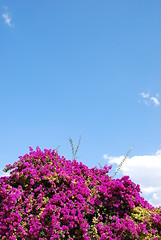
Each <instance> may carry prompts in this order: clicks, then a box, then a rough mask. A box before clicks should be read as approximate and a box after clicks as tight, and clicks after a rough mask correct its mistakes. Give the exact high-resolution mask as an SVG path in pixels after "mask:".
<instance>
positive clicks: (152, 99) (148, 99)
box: [140, 92, 160, 106]
mask: <svg viewBox="0 0 161 240" xmlns="http://www.w3.org/2000/svg"><path fill="white" fill-rule="evenodd" d="M140 95H141V96H142V98H143V102H144V104H145V105H147V106H150V104H151V102H152V103H153V104H154V105H155V106H159V105H160V102H159V100H158V98H159V94H156V97H154V96H152V97H150V94H149V93H145V92H142V93H140Z"/></svg>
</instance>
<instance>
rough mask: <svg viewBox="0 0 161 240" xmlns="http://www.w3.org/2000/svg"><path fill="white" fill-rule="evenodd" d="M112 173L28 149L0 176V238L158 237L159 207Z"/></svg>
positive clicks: (160, 226)
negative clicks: (6, 172)
mask: <svg viewBox="0 0 161 240" xmlns="http://www.w3.org/2000/svg"><path fill="white" fill-rule="evenodd" d="M110 169H111V167H107V166H105V167H104V168H103V169H98V168H96V167H95V168H91V169H89V168H88V167H87V166H85V165H84V164H82V163H81V162H80V163H78V162H77V161H76V160H73V161H70V160H66V159H65V158H64V157H62V158H61V157H60V156H59V155H58V153H57V152H56V151H55V150H53V151H51V150H46V149H45V150H44V151H41V150H40V148H38V147H37V149H36V151H34V150H33V149H32V148H30V153H29V154H26V155H24V156H23V157H20V159H19V161H18V162H16V163H14V164H13V165H7V166H6V169H5V171H9V170H11V172H10V176H5V177H1V178H0V239H2V240H3V239H9V240H16V239H17V240H30V239H33V240H36V239H39V240H48V239H50V240H54V239H71V240H72V239H73V240H74V239H76V240H79V239H80V240H81V239H82V240H83V239H84V240H88V239H89V240H90V239H92V240H95V239H96V240H97V239H100V240H105V239H109V240H110V239H111V240H112V239H117V240H123V239H127V240H129V239H161V208H154V207H153V206H151V205H150V204H149V203H148V202H147V201H145V200H144V199H143V198H142V197H141V196H140V187H139V185H136V184H135V183H133V182H132V181H131V180H130V179H129V177H128V176H124V177H122V178H121V179H112V178H111V177H110V176H109V175H108V172H109V170H110Z"/></svg>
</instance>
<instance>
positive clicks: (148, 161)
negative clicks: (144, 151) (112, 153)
mask: <svg viewBox="0 0 161 240" xmlns="http://www.w3.org/2000/svg"><path fill="white" fill-rule="evenodd" d="M103 158H104V159H107V160H108V164H109V165H110V164H113V163H116V164H117V165H119V164H120V163H121V161H122V159H123V158H124V156H119V157H108V155H107V154H104V155H103ZM120 172H122V174H123V175H128V176H130V178H131V179H132V181H134V182H135V183H137V184H139V185H140V187H141V191H142V193H143V196H144V197H145V198H146V199H147V200H148V201H149V203H151V204H152V205H153V206H156V207H157V206H161V184H160V183H161V150H158V151H157V152H156V153H155V154H154V155H143V156H134V157H131V158H127V159H126V161H125V162H124V164H123V166H122V168H121V169H120Z"/></svg>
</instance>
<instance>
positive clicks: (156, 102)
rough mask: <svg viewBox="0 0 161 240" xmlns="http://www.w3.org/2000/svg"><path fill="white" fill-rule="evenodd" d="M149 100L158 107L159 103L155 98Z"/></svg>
mask: <svg viewBox="0 0 161 240" xmlns="http://www.w3.org/2000/svg"><path fill="white" fill-rule="evenodd" d="M150 100H151V101H152V102H153V103H154V104H155V105H156V106H158V105H160V102H159V100H158V99H157V98H156V97H151V98H150Z"/></svg>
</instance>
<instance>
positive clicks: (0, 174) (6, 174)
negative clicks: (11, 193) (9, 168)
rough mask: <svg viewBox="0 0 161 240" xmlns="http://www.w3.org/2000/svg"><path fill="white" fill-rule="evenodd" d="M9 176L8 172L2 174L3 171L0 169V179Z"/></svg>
mask: <svg viewBox="0 0 161 240" xmlns="http://www.w3.org/2000/svg"><path fill="white" fill-rule="evenodd" d="M4 176H9V172H3V170H1V169H0V177H4Z"/></svg>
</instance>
